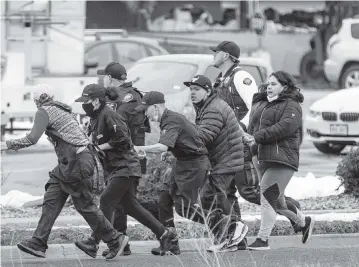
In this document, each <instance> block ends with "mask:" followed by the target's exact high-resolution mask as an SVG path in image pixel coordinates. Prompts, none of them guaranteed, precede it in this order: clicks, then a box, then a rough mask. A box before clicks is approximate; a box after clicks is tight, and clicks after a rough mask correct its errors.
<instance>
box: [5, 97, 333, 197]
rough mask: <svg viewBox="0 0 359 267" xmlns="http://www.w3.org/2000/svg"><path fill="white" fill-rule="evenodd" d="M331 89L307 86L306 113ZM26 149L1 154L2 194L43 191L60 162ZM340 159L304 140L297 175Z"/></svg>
mask: <svg viewBox="0 0 359 267" xmlns="http://www.w3.org/2000/svg"><path fill="white" fill-rule="evenodd" d="M329 92H330V91H329V90H317V91H309V90H305V91H304V92H303V93H304V96H305V102H304V104H303V113H304V115H305V114H306V113H307V112H308V110H309V107H310V105H311V104H312V103H313V102H314V101H316V100H317V99H319V98H321V97H323V96H324V95H326V94H328V93H329ZM27 149H28V148H26V149H24V150H23V152H21V151H20V152H18V153H11V154H3V155H2V167H1V168H2V171H3V173H4V175H5V176H6V175H8V174H10V175H9V177H8V179H7V181H6V183H5V184H4V185H3V186H2V188H1V194H2V195H4V194H6V193H7V192H8V191H10V190H14V189H16V190H19V191H22V192H27V193H29V194H31V195H34V196H39V195H42V194H43V193H44V184H45V182H46V181H47V179H48V172H49V170H50V169H51V168H52V167H54V166H55V165H56V162H57V161H56V157H55V154H54V153H53V152H40V153H36V152H35V153H25V152H26V150H27ZM339 161H340V156H328V155H325V154H322V153H320V152H319V151H317V150H316V149H315V147H314V146H313V144H311V143H310V142H308V141H307V140H304V142H303V144H302V147H301V155H300V168H299V172H298V173H297V174H296V176H306V175H307V174H308V173H309V172H312V173H314V175H315V176H316V177H323V176H327V175H329V176H332V175H334V173H335V170H336V166H337V165H338V163H339Z"/></svg>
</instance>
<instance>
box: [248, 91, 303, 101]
mask: <svg viewBox="0 0 359 267" xmlns="http://www.w3.org/2000/svg"><path fill="white" fill-rule="evenodd" d="M287 99H292V100H294V101H296V102H298V103H303V101H304V96H303V95H302V93H301V92H300V91H299V90H298V91H294V92H290V93H287V92H282V93H280V94H279V96H278V99H276V100H274V101H273V102H271V103H276V102H279V101H285V100H287ZM260 101H267V102H269V101H268V99H267V92H261V93H256V94H254V95H253V101H252V103H253V104H254V103H257V102H260Z"/></svg>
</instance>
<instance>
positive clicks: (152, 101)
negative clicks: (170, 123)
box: [135, 91, 165, 111]
mask: <svg viewBox="0 0 359 267" xmlns="http://www.w3.org/2000/svg"><path fill="white" fill-rule="evenodd" d="M163 103H165V96H164V95H163V94H162V93H160V92H157V91H151V92H148V93H147V94H145V95H144V96H143V98H142V101H141V104H140V105H139V106H138V107H137V108H135V110H136V111H144V110H145V109H147V108H148V107H149V106H152V105H156V104H163Z"/></svg>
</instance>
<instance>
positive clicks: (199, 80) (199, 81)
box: [183, 75, 212, 91]
mask: <svg viewBox="0 0 359 267" xmlns="http://www.w3.org/2000/svg"><path fill="white" fill-rule="evenodd" d="M183 84H184V85H185V86H187V87H189V86H191V85H199V86H201V87H202V88H203V89H205V90H206V91H208V90H211V89H212V83H211V81H210V79H208V78H207V77H206V76H203V75H196V76H194V77H193V79H192V81H190V82H184V83H183Z"/></svg>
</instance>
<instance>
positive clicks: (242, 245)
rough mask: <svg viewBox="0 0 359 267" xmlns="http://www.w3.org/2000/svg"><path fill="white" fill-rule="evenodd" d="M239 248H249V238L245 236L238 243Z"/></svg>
mask: <svg viewBox="0 0 359 267" xmlns="http://www.w3.org/2000/svg"><path fill="white" fill-rule="evenodd" d="M237 248H238V249H237V250H247V249H248V243H247V238H243V240H242V241H241V242H239V244H238V245H237Z"/></svg>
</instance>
